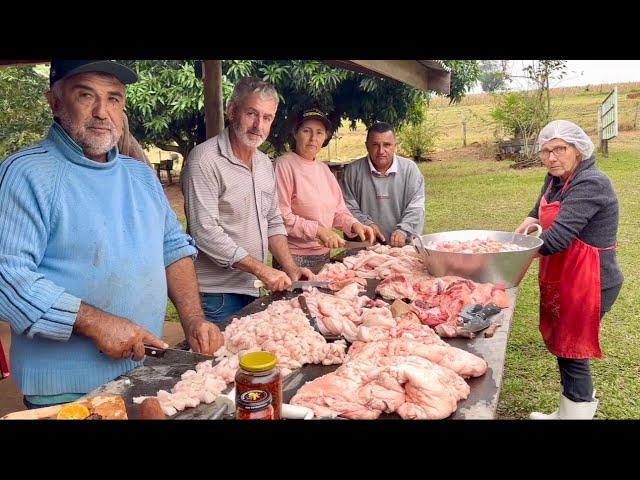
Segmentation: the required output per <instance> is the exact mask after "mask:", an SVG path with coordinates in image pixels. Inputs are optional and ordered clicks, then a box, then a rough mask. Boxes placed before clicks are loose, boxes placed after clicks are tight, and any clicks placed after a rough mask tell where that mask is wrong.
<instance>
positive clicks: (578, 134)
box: [537, 120, 594, 160]
mask: <svg viewBox="0 0 640 480" xmlns="http://www.w3.org/2000/svg"><path fill="white" fill-rule="evenodd" d="M554 138H559V139H560V140H564V141H565V142H567V143H570V144H571V145H573V146H574V147H576V149H577V150H578V151H579V152H580V154H581V155H582V159H583V160H584V159H586V158H589V157H590V156H591V154H593V150H594V146H593V142H592V141H591V139H590V138H589V135H587V134H586V133H585V132H584V130H582V129H581V128H580V127H579V126H578V125H576V124H575V123H571V122H569V121H567V120H554V121H553V122H549V123H548V124H547V125H546V126H545V127H544V128H543V129H542V130H541V131H540V135H538V142H537V146H538V150H540V149H541V148H542V146H543V145H544V144H545V143H547V142H548V141H550V140H553V139H554Z"/></svg>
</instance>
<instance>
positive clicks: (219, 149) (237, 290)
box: [181, 77, 313, 323]
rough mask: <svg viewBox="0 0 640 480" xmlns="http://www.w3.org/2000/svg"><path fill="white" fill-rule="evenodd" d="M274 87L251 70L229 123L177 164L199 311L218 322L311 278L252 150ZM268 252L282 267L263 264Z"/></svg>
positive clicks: (266, 169)
mask: <svg viewBox="0 0 640 480" xmlns="http://www.w3.org/2000/svg"><path fill="white" fill-rule="evenodd" d="M278 101H279V98H278V92H277V91H276V89H275V88H274V87H273V85H271V84H269V83H267V82H265V81H263V80H261V79H259V78H256V77H245V78H243V79H241V80H240V81H239V82H238V84H236V86H235V88H234V90H233V94H232V95H231V99H230V100H229V103H228V106H227V118H228V120H229V126H228V127H227V128H225V129H224V130H223V131H222V132H221V133H220V134H219V135H217V136H215V137H213V138H210V139H209V140H207V141H206V142H203V143H201V144H200V145H198V146H196V147H195V148H194V149H193V150H192V151H191V153H190V154H189V156H188V158H187V165H186V168H185V169H184V170H183V171H182V178H181V181H182V191H183V193H184V201H185V212H186V215H187V225H188V232H189V234H190V235H191V236H192V237H193V239H194V240H195V242H196V247H197V248H198V250H199V255H198V258H197V259H196V272H197V275H198V283H199V286H200V296H201V298H202V303H203V306H204V311H205V315H206V316H207V318H208V319H209V320H210V321H211V322H215V323H219V322H221V321H223V320H224V319H226V318H228V317H230V316H232V315H233V314H234V313H236V312H237V311H238V310H240V309H241V308H243V307H245V306H246V305H248V304H249V303H251V302H252V301H253V300H255V299H256V298H257V297H258V296H259V295H260V293H259V290H258V288H256V287H255V285H254V282H255V280H256V278H257V279H259V280H261V281H262V282H263V283H264V284H265V287H266V288H267V289H268V290H271V291H281V290H285V289H286V288H288V287H289V286H290V285H291V282H292V281H296V280H299V279H301V278H305V279H311V278H313V273H311V271H309V270H308V269H306V268H300V267H298V266H297V265H296V264H295V263H294V261H293V259H292V257H291V254H290V252H289V247H288V245H287V238H286V235H287V233H286V229H285V226H284V222H283V220H282V215H281V214H280V209H279V207H278V197H277V193H276V179H275V173H274V170H273V164H272V163H271V160H270V159H269V157H268V156H267V155H266V154H264V153H262V152H261V151H260V150H258V147H259V146H260V145H261V144H262V143H263V142H264V141H265V140H266V139H267V137H268V136H269V131H270V130H271V124H272V123H273V121H274V119H275V115H276V111H277V109H278ZM269 251H270V252H271V253H272V255H273V256H274V257H275V259H276V260H277V261H278V263H279V264H280V265H281V266H282V270H283V271H281V270H276V269H274V268H271V267H269V266H267V265H266V264H265V262H266V260H267V254H268V252H269Z"/></svg>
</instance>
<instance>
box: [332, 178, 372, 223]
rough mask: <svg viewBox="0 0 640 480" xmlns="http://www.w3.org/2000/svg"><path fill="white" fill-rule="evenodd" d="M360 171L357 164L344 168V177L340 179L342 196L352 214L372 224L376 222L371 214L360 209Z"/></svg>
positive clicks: (363, 221) (361, 220)
mask: <svg viewBox="0 0 640 480" xmlns="http://www.w3.org/2000/svg"><path fill="white" fill-rule="evenodd" d="M357 173H358V171H357V169H356V165H353V166H351V165H350V166H347V167H346V168H345V169H344V173H343V175H342V179H341V180H340V188H342V196H343V197H344V203H345V205H346V206H347V208H348V209H349V211H350V212H351V214H352V215H353V216H354V217H355V218H356V220H358V222H360V223H361V224H363V225H371V224H372V223H375V222H374V221H373V220H372V218H371V217H370V216H369V215H365V214H364V213H363V212H362V210H360V204H359V203H358V200H357V199H356V191H355V188H356V184H357V183H358V182H359V181H360V179H359V178H358V175H357Z"/></svg>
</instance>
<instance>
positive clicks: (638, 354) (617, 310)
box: [420, 136, 640, 419]
mask: <svg viewBox="0 0 640 480" xmlns="http://www.w3.org/2000/svg"><path fill="white" fill-rule="evenodd" d="M627 143H633V142H623V145H625V147H626V146H627ZM617 145H618V144H616V143H612V145H611V147H610V156H609V158H608V159H601V160H598V165H599V167H600V168H601V169H602V170H604V171H605V172H606V173H607V174H608V175H609V176H610V178H611V180H612V182H613V184H614V187H615V189H616V191H617V193H618V198H619V201H620V227H619V235H618V241H619V250H618V260H619V262H620V265H621V267H622V270H623V272H624V274H625V277H626V280H625V284H624V287H623V289H622V291H621V293H620V297H619V298H618V301H617V302H616V303H615V304H614V306H613V309H612V311H611V312H609V313H608V314H607V315H606V316H605V317H604V320H603V327H602V332H601V341H602V348H603V351H604V354H605V357H604V358H603V359H602V360H596V361H594V362H593V368H592V370H593V377H594V386H595V388H596V389H597V390H598V397H599V398H600V400H601V402H600V407H599V410H598V412H599V413H598V418H616V419H621V418H640V382H638V378H640V305H639V304H638V302H637V298H638V296H639V295H638V292H639V291H640V281H639V280H638V275H637V273H638V271H639V267H640V260H639V259H640V244H639V243H640V242H639V241H638V227H639V226H640V202H639V201H638V199H637V197H638V196H637V193H636V191H637V182H638V174H637V161H638V158H639V157H640V141H638V137H637V136H636V137H635V148H633V149H629V148H627V149H626V150H620V149H618V148H617ZM420 169H421V170H422V172H423V174H424V175H425V179H426V184H427V187H426V188H427V201H426V203H427V205H426V223H425V232H426V233H431V232H436V231H446V230H457V229H476V228H477V229H489V230H506V231H511V230H513V229H514V228H515V227H516V226H517V225H518V224H519V223H520V222H521V221H522V219H524V217H525V216H526V215H527V213H528V212H529V211H530V209H531V208H532V207H533V205H534V203H535V200H536V198H537V195H538V194H539V192H540V188H541V185H542V179H543V177H544V175H545V169H543V168H535V169H528V170H513V169H510V168H509V164H508V163H507V162H478V161H474V160H469V159H464V158H461V159H459V160H453V161H446V162H431V163H425V164H421V165H420ZM537 273H538V266H537V262H534V264H532V266H531V268H530V270H529V272H528V273H527V276H526V277H525V279H524V281H523V283H522V284H521V286H520V291H519V294H518V300H517V304H516V310H515V314H514V318H513V323H512V327H511V334H510V337H509V342H508V346H507V355H506V362H505V373H504V382H503V387H502V393H501V395H500V401H499V405H498V414H499V416H500V417H501V418H526V417H527V416H528V414H529V412H531V411H533V410H542V411H547V410H548V411H552V410H554V409H555V408H556V407H557V401H558V395H559V389H560V383H559V373H558V368H557V365H556V362H555V357H553V356H552V355H551V354H550V353H549V352H547V350H546V348H545V346H544V344H543V342H542V338H541V336H540V333H539V332H538V288H537Z"/></svg>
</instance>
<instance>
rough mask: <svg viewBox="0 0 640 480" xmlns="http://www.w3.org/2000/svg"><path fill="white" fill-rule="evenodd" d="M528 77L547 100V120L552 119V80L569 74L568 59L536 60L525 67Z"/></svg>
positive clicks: (539, 94)
mask: <svg viewBox="0 0 640 480" xmlns="http://www.w3.org/2000/svg"><path fill="white" fill-rule="evenodd" d="M524 72H525V74H526V76H527V78H528V79H529V80H530V81H531V82H533V84H534V85H535V86H536V89H537V93H538V96H539V97H540V99H541V100H542V99H543V98H544V99H545V100H546V104H545V106H546V120H547V121H549V120H551V94H550V91H549V88H550V83H551V81H552V80H560V79H561V78H562V77H564V76H565V75H566V74H567V62H566V60H534V61H533V62H532V63H531V65H528V66H527V67H525V68H524Z"/></svg>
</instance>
